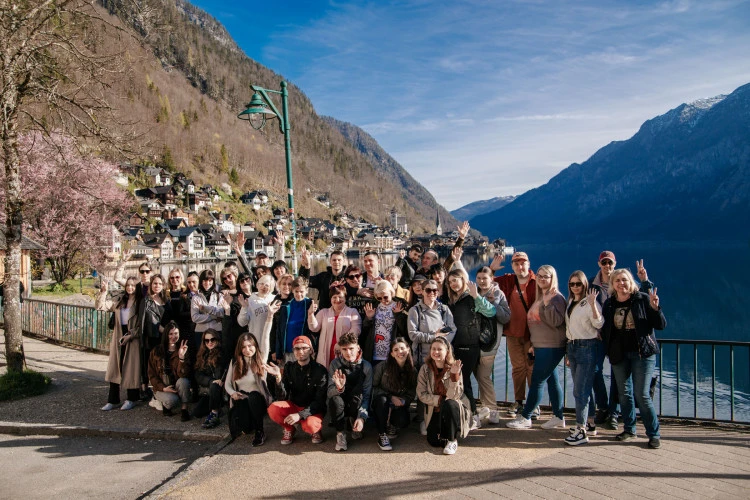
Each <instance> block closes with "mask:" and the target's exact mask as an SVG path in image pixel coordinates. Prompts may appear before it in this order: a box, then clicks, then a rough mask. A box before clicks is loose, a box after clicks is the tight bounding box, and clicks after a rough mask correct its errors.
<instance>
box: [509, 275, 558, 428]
mask: <svg viewBox="0 0 750 500" xmlns="http://www.w3.org/2000/svg"><path fill="white" fill-rule="evenodd" d="M557 286H558V284H557V271H555V268H554V267H552V266H546V265H545V266H541V267H540V268H539V270H538V271H537V274H536V300H534V303H533V304H532V305H531V307H530V308H529V312H528V314H527V318H526V319H527V323H528V326H529V331H530V332H531V347H530V348H529V357H530V358H533V359H534V367H533V369H532V372H531V384H529V395H528V397H527V398H526V404H525V405H524V407H523V410H522V411H521V413H520V414H519V415H518V416H517V417H516V418H515V420H511V421H510V422H508V423H507V424H506V425H507V426H508V427H510V428H511V429H530V428H531V414H532V413H533V412H534V409H535V408H536V407H537V406H538V405H539V403H540V402H541V400H542V390H543V388H544V384H545V383H546V384H547V390H548V391H549V399H550V404H551V405H552V413H553V415H552V418H551V419H549V420H548V421H547V422H545V423H543V424H542V429H555V428H564V427H565V417H564V416H563V392H562V387H561V386H560V379H559V378H558V376H557V365H559V364H560V361H562V359H563V358H564V357H565V343H566V338H565V298H564V297H563V296H562V294H561V293H560V292H559V291H558V290H557Z"/></svg>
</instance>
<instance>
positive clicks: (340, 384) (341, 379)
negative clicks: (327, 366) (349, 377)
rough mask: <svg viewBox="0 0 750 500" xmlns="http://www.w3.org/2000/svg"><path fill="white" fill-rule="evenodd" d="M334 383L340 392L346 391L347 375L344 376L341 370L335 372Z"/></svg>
mask: <svg viewBox="0 0 750 500" xmlns="http://www.w3.org/2000/svg"><path fill="white" fill-rule="evenodd" d="M332 378H333V383H334V384H336V389H338V391H339V392H343V391H344V386H345V385H346V375H344V374H343V372H342V371H341V370H336V371H335V372H333V377H332Z"/></svg>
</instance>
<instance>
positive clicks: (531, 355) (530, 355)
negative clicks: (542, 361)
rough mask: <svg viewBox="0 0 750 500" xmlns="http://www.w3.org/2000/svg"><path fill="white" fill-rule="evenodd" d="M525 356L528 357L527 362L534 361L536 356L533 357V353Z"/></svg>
mask: <svg viewBox="0 0 750 500" xmlns="http://www.w3.org/2000/svg"><path fill="white" fill-rule="evenodd" d="M527 355H528V357H529V361H534V360H535V359H536V356H534V354H533V353H530V352H529V353H527Z"/></svg>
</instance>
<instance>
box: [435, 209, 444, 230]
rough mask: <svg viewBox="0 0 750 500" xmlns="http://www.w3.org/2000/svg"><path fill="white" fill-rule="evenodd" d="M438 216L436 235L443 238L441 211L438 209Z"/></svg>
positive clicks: (436, 219)
mask: <svg viewBox="0 0 750 500" xmlns="http://www.w3.org/2000/svg"><path fill="white" fill-rule="evenodd" d="M436 213H437V216H436V217H435V234H437V235H438V236H442V234H443V227H442V226H441V225H440V209H436Z"/></svg>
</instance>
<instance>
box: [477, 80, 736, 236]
mask: <svg viewBox="0 0 750 500" xmlns="http://www.w3.org/2000/svg"><path fill="white" fill-rule="evenodd" d="M720 97H721V96H717V97H716V98H709V99H707V100H701V101H702V102H701V104H703V105H701V106H699V105H691V104H681V105H680V106H677V107H676V108H674V109H671V110H669V111H667V112H666V113H664V114H662V115H660V116H657V117H655V118H652V119H650V120H647V121H646V122H644V124H643V125H642V126H641V127H640V128H639V130H638V132H636V134H634V135H633V136H632V137H631V138H630V139H628V140H625V141H613V142H611V143H609V144H607V145H606V146H604V147H603V148H601V149H599V150H598V151H596V152H595V153H594V154H593V155H592V156H591V157H590V158H589V159H588V160H586V161H585V162H583V163H581V164H578V163H573V164H571V165H570V166H569V167H567V168H566V169H564V170H562V171H561V172H560V173H558V174H557V175H555V176H554V177H553V178H552V179H550V180H549V182H547V183H546V184H545V185H543V186H540V187H538V188H535V189H532V190H530V191H528V192H526V193H524V194H523V195H521V196H519V197H518V199H516V200H515V201H514V202H512V203H510V204H509V205H506V206H505V207H502V208H500V209H498V210H495V211H493V212H490V213H487V214H483V215H480V216H477V217H475V218H473V219H472V220H471V223H472V226H474V227H476V228H477V229H479V230H480V231H482V232H484V233H485V234H487V235H488V236H490V238H496V237H503V238H506V239H508V240H509V241H511V242H514V243H521V242H524V243H525V242H528V243H552V242H573V243H576V242H583V241H588V240H601V239H606V240H607V241H627V240H633V239H637V240H642V241H646V240H654V241H686V240H691V239H694V238H696V237H700V238H709V239H713V240H718V241H745V240H747V238H748V229H747V228H748V227H750V218H749V217H748V214H747V211H746V210H745V207H746V206H747V202H748V200H750V182H749V181H748V179H750V137H748V130H750V84H746V85H743V86H741V87H739V88H738V89H736V90H735V91H734V92H732V93H731V94H729V95H727V96H726V97H724V98H720ZM709 102H710V103H711V105H710V106H707V105H705V103H709ZM571 193H573V194H575V196H571ZM519 221H522V223H519ZM614 228H618V229H620V230H619V231H615V230H614Z"/></svg>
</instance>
